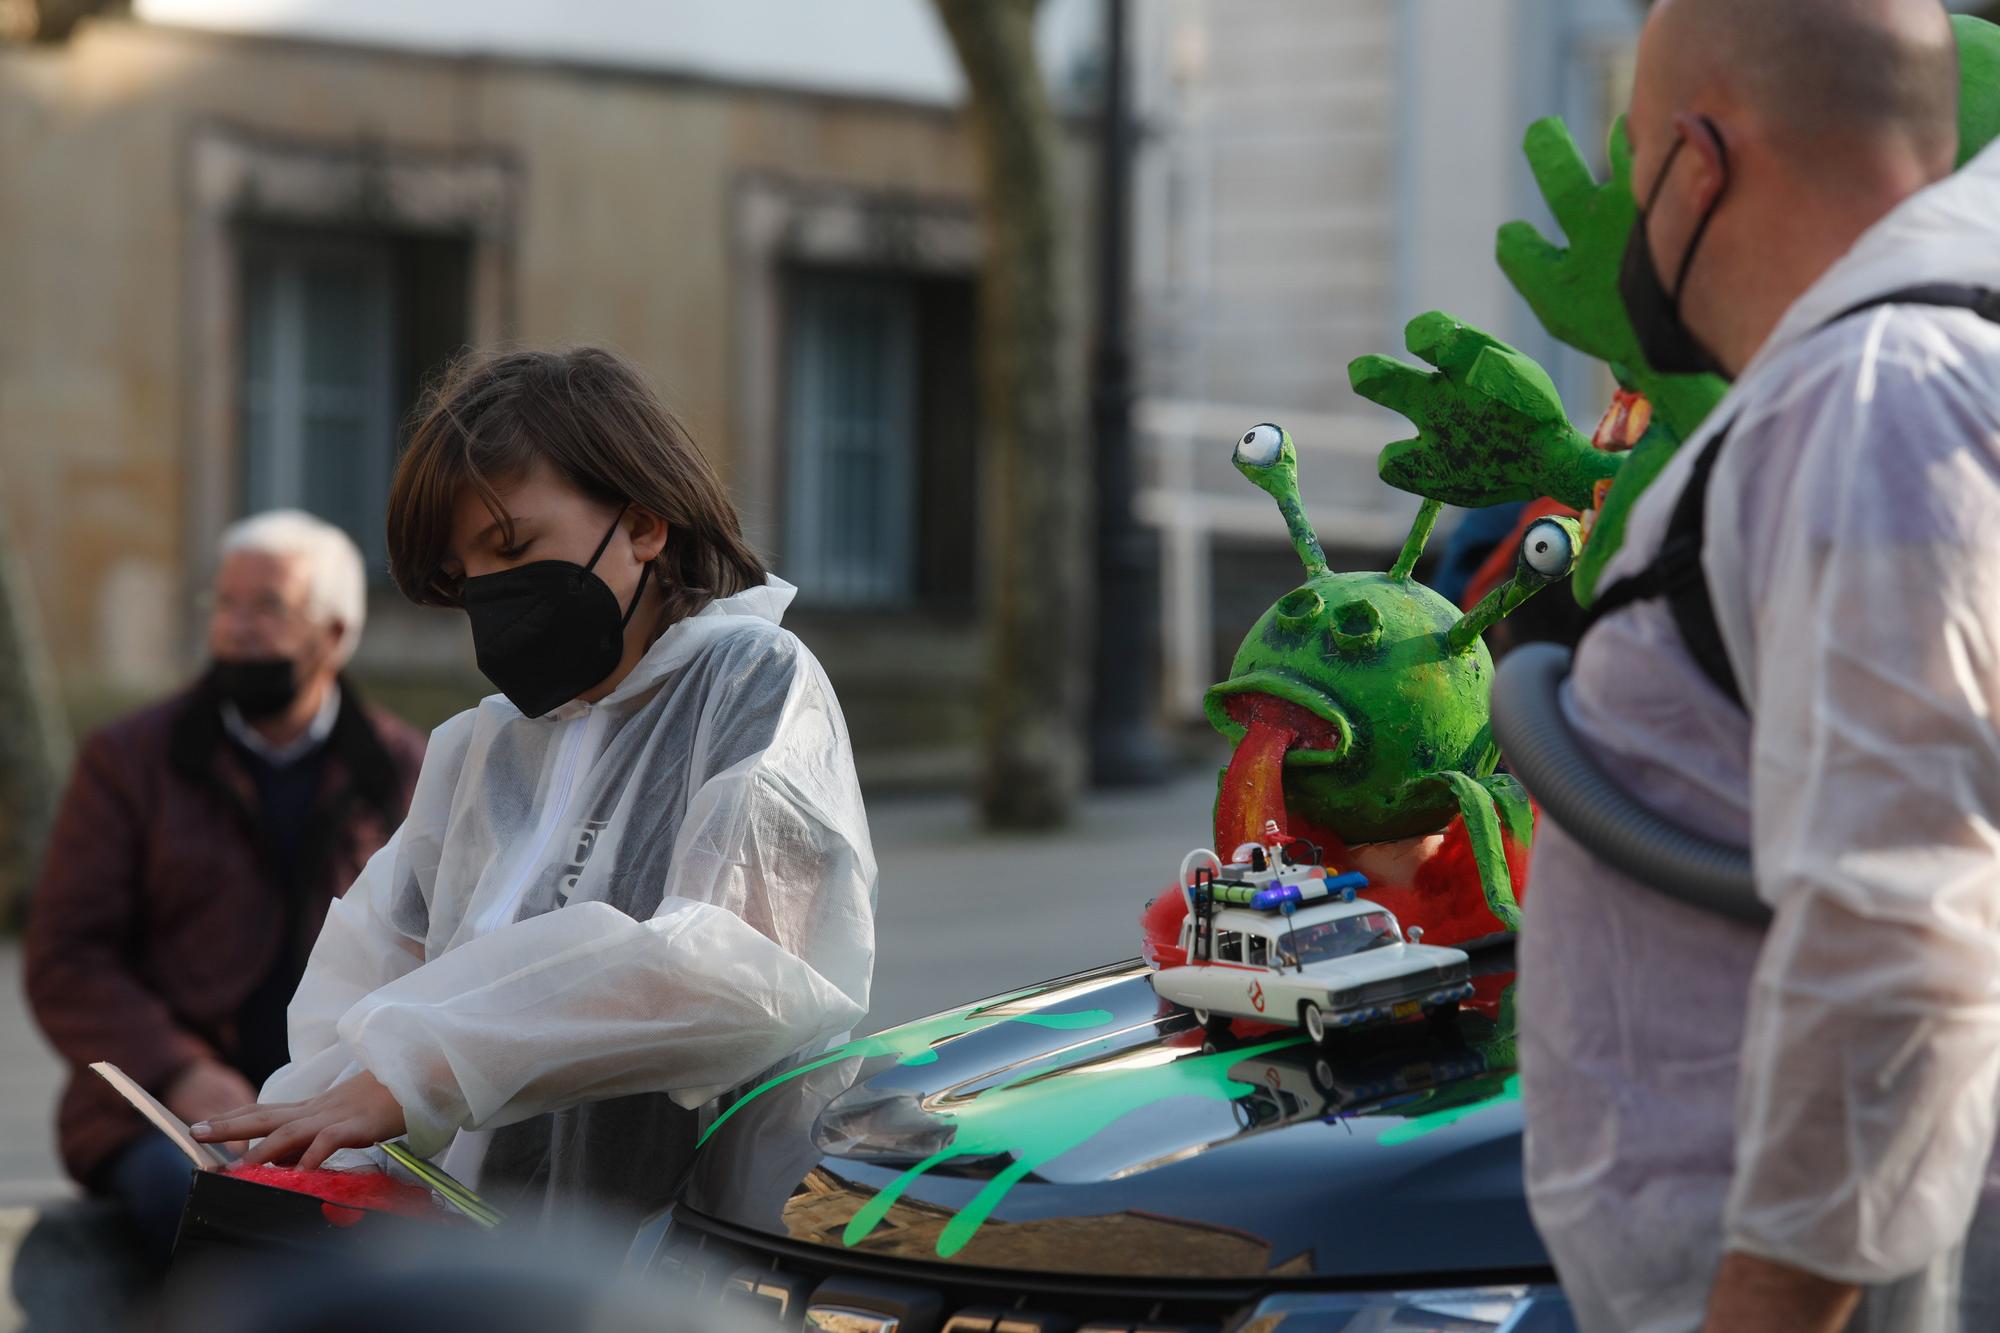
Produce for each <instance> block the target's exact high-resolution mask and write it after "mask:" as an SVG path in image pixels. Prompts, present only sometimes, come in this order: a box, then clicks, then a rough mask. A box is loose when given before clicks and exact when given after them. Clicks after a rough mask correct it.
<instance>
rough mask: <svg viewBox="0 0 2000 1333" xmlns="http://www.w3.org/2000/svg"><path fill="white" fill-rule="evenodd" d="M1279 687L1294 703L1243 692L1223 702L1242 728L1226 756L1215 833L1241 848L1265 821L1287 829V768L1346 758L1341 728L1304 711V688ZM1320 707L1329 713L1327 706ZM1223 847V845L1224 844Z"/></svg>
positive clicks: (1344, 734) (1306, 693)
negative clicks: (1233, 748)
mask: <svg viewBox="0 0 2000 1333" xmlns="http://www.w3.org/2000/svg"><path fill="white" fill-rule="evenodd" d="M1274 684H1278V686H1279V688H1285V691H1286V693H1287V694H1290V695H1292V696H1293V697H1292V698H1279V697H1278V696H1277V695H1275V694H1267V693H1264V692H1263V691H1261V690H1245V691H1242V692H1241V693H1237V694H1232V695H1229V696H1228V697H1227V698H1225V699H1224V700H1223V704H1222V707H1223V711H1224V712H1225V713H1226V714H1227V715H1228V717H1229V720H1230V721H1232V722H1234V723H1236V724H1237V725H1238V726H1240V727H1242V728H1243V737H1242V739H1241V740H1239V741H1237V742H1236V749H1235V751H1234V752H1233V753H1232V754H1231V755H1230V756H1229V771H1228V772H1227V774H1226V775H1225V776H1224V777H1223V779H1222V786H1221V788H1220V789H1219V791H1218V794H1217V808H1216V821H1215V824H1216V829H1217V830H1218V834H1220V833H1221V832H1223V831H1227V832H1228V833H1229V835H1230V836H1231V837H1234V838H1236V839H1237V840H1238V841H1240V842H1249V841H1253V840H1254V839H1256V838H1257V836H1258V835H1259V834H1260V833H1261V832H1262V831H1263V828H1264V824H1265V821H1266V820H1275V821H1276V822H1277V825H1278V827H1279V828H1288V827H1290V820H1289V818H1288V817H1287V813H1286V810H1285V766H1286V765H1287V764H1291V765H1293V766H1294V767H1301V766H1308V765H1325V764H1332V763H1337V762H1339V761H1340V760H1342V759H1344V758H1346V757H1347V752H1348V748H1349V744H1350V737H1349V734H1348V730H1347V727H1346V724H1345V723H1342V722H1334V721H1329V720H1328V719H1327V718H1325V717H1323V716H1321V715H1320V714H1319V713H1317V712H1314V711H1313V710H1312V709H1311V708H1308V707H1307V706H1306V705H1305V704H1304V703H1303V702H1300V699H1301V698H1304V697H1310V694H1311V692H1310V691H1309V690H1308V689H1307V687H1305V686H1302V685H1300V684H1299V683H1297V682H1294V681H1284V682H1282V683H1278V682H1274ZM1323 706H1326V707H1329V708H1330V707H1331V706H1332V705H1331V701H1327V703H1326V704H1325V705H1323ZM1224 841H1227V839H1224Z"/></svg>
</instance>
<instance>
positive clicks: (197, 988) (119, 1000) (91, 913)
mask: <svg viewBox="0 0 2000 1333" xmlns="http://www.w3.org/2000/svg"><path fill="white" fill-rule="evenodd" d="M326 744H327V746H328V750H327V754H326V761H325V767H324V770H323V774H322V780H321V783H320V795H319V799H318V802H317V804H316V805H315V807H314V810H313V814H312V817H311V820H310V833H309V838H308V842H307V844H306V846H307V850H306V851H305V852H304V853H303V854H302V855H301V857H300V860H299V865H300V870H299V875H298V883H297V893H298V896H297V897H296V898H295V899H294V901H295V903H296V904H297V905H296V907H295V908H294V909H293V911H292V913H291V915H292V918H293V921H294V923H295V928H296V929H297V930H298V931H299V933H300V939H299V940H298V941H296V943H297V947H298V949H299V953H298V957H299V958H301V959H302V958H303V957H304V956H305V953H306V952H308V951H309V949H310V946H311V941H312V940H313V939H314V938H316V937H317V936H318V934H319V929H320V926H321V924H322V923H323V922H324V920H325V918H326V909H327V906H328V905H329V904H330V903H331V902H332V901H333V900H334V899H335V898H337V897H339V896H340V895H341V894H343V893H345V892H346V891H347V887H348V885H350V884H352V883H353V882H354V879H355V876H357V875H358V874H360V872H361V868H362V866H363V865H364V864H366V862H367V860H368V858H369V856H371V855H372V854H373V853H374V852H375V849H376V848H378V847H380V846H381V845H382V843H383V842H384V841H386V840H387V838H388V836H389V834H390V833H392V832H393V831H394V830H395V827H396V825H398V824H399V823H401V822H402V819H403V815H404V814H405V812H406V811H407V810H408V808H409V802H410V793H411V790H412V789H413V788H414V786H415V785H416V778H417V769H418V767H419V766H420V765H421V763H422V762H423V751H424V740H423V737H422V736H421V735H420V734H419V733H417V732H416V731H414V730H412V729H411V728H410V727H409V726H407V725H406V724H404V723H403V722H401V721H399V720H397V719H396V718H393V717H391V716H389V715H388V714H386V713H382V712H379V711H377V710H375V709H372V708H369V707H367V706H366V705H364V704H362V703H361V702H360V696H359V695H357V694H356V693H355V692H354V689H353V687H352V686H351V685H349V684H348V683H347V682H345V681H343V682H342V698H341V705H340V716H339V719H338V720H337V721H336V722H335V723H334V728H333V732H332V734H331V735H330V736H329V737H328V738H327V741H326ZM255 808H256V796H255V790H254V787H253V785H252V781H251V778H250V775H249V773H248V771H247V770H246V768H245V767H244V765H243V763H242V761H241V760H240V759H239V757H238V754H237V751H236V750H235V749H234V748H233V747H231V746H230V745H228V744H226V743H225V741H224V733H223V729H222V717H221V713H220V711H219V709H218V705H217V703H216V700H215V698H214V696H213V695H212V694H210V693H209V691H208V690H207V688H206V687H205V686H204V685H199V684H198V685H196V686H195V687H194V688H193V689H191V690H189V691H187V692H185V693H183V694H181V695H178V696H176V697H175V698H172V699H169V700H167V701H166V702H164V703H161V704H157V705H155V706H153V707H151V708H147V709H144V710H142V711H140V712H138V713H134V714H132V715H131V716H129V717H126V718H123V719H121V720H119V721H117V722H114V723H112V724H111V725H110V726H107V727H105V728H104V729H103V730H102V731H99V732H97V733H96V734H95V735H93V736H92V737H91V738H90V740H89V741H88V742H87V743H86V744H85V745H84V747H83V751H82V753H81V754H80V755H78V757H77V763H76V770H75V772H74V773H73V774H72V775H71V777H70V781H69V787H68V789H67V790H66V791H65V792H64V794H63V801H62V808H61V811H60V812H59V813H58V815H57V817H56V825H55V830H54V833H53V835H52V837H51V839H50V843H49V849H48V856H47V859H46V860H45V862H44V863H43V868H42V874H41V879H40V881H39V884H38V886H37V888H36V892H35V897H34V900H33V902H32V903H31V905H30V907H29V918H28V933H27V947H26V951H25V959H26V971H27V990H28V1002H29V1004H30V1005H31V1006H32V1007H33V1009H34V1013H35V1018H36V1021H38V1022H39V1023H40V1024H41V1027H42V1031H43V1032H44V1033H46V1034H47V1036H48V1039H49V1041H50V1042H51V1043H52V1044H53V1045H54V1046H55V1048H56V1049H57V1051H59V1052H60V1053H61V1054H62V1056H63V1058H64V1059H65V1060H66V1061H68V1062H69V1066H70V1080H69V1086H68V1087H67V1088H66V1089H65V1090H64V1092H63V1097H62V1103H61V1107H60V1109H59V1110H58V1112H57V1116H56V1129H57V1137H58V1139H59V1141H60V1146H61V1149H62V1157H63V1162H64V1165H66V1166H67V1167H68V1168H69V1171H70V1174H71V1175H73V1176H75V1177H76V1178H77V1179H78V1180H79V1181H84V1182H86V1183H87V1182H88V1181H89V1179H90V1177H91V1175H92V1174H93V1173H94V1172H95V1171H96V1170H97V1168H98V1167H99V1166H100V1165H102V1164H103V1163H104V1162H105V1161H106V1159H108V1158H109V1157H110V1156H111V1155H112V1154H113V1153H115V1152H117V1151H118V1150H119V1149H120V1148H122V1147H124V1146H125V1145H126V1144H127V1143H129V1142H131V1141H132V1140H133V1139H134V1138H136V1137H137V1136H138V1135H139V1134H140V1133H141V1132H142V1131H143V1130H144V1128H145V1122H144V1121H143V1120H141V1119H140V1118H139V1116H138V1114H137V1113H136V1112H134V1111H133V1110H131V1108H129V1107H128V1106H127V1105H126V1104H125V1101H124V1099H123V1098H121V1097H120V1096H119V1095H118V1094H117V1093H115V1092H113V1091H112V1090H111V1088H110V1086H109V1085H108V1084H106V1083H105V1082H104V1081H103V1080H102V1079H100V1078H98V1077H97V1075H95V1074H93V1073H91V1072H90V1069H89V1067H88V1066H89V1065H90V1063H91V1062H92V1061H94V1060H109V1061H110V1062H111V1063H113V1064H115V1065H117V1066H118V1067H119V1068H121V1069H123V1070H124V1071H125V1072H126V1073H128V1074H130V1075H131V1076H132V1077H133V1078H134V1079H137V1080H138V1081H139V1083H140V1084H142V1085H143V1086H144V1087H145V1088H146V1089H147V1090H149V1091H151V1092H152V1093H153V1094H154V1095H155V1096H158V1095H160V1094H161V1092H162V1091H163V1090H164V1089H165V1088H166V1087H167V1085H168V1084H170V1083H171V1082H172V1081H173V1079H174V1077H175V1076H176V1075H177V1074H179V1073H180V1072H181V1071H182V1070H183V1069H185V1068H186V1067H187V1066H188V1065H189V1064H190V1063H192V1062H193V1061H195V1060H197V1059H200V1058H202V1057H204V1056H214V1057H216V1058H219V1059H221V1060H222V1061H223V1062H224V1063H229V1062H230V1061H231V1058H232V1053H233V1051H234V1048H235V1042H236V1026H237V1016H238V1013H239V1012H240V1011H241V1010H242V1008H243V1005H244V1002H245V1000H246V999H248V997H249V996H250V994H251V992H252V991H253V990H255V989H256V987H257V986H258V984H259V982H261V981H262V980H263V979H264V978H265V977H266V976H268V975H269V974H270V973H271V972H272V969H273V968H274V967H275V966H276V965H277V963H278V960H279V957H280V955H281V952H282V950H283V947H284V940H283V935H284V932H285V921H286V917H287V911H286V908H285V904H284V899H283V897H282V895H281V894H280V893H279V892H278V891H276V890H275V888H274V887H273V885H272V883H271V882H270V875H269V874H268V873H267V871H266V861H265V853H264V850H263V848H262V847H261V846H260V844H259V842H258V838H257V831H256V821H255V819H254V817H253V816H252V813H251V812H252V811H253V810H255Z"/></svg>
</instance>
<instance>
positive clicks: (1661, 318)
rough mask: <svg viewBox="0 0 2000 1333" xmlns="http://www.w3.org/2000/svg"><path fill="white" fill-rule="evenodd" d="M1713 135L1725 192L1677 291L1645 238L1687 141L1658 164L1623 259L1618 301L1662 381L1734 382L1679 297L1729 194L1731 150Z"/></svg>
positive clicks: (1704, 224)
mask: <svg viewBox="0 0 2000 1333" xmlns="http://www.w3.org/2000/svg"><path fill="white" fill-rule="evenodd" d="M1709 129H1710V131H1711V132H1712V133H1714V134H1715V142H1716V145H1717V147H1718V148H1719V149H1721V152H1722V170H1723V180H1722V189H1720V190H1717V191H1716V192H1715V198H1714V199H1712V200H1710V201H1709V205H1708V208H1707V210H1706V211H1704V212H1703V213H1702V215H1701V220H1700V221H1699V222H1697V223H1696V224H1695V229H1694V235H1693V237H1691V238H1690V239H1689V241H1688V248H1687V253H1686V254H1685V255H1683V256H1681V266H1680V270H1679V271H1678V272H1677V273H1675V275H1674V286H1673V290H1672V291H1668V290H1667V289H1666V287H1665V286H1663V285H1662V284H1661V282H1660V273H1659V269H1658V268H1657V267H1655V265H1654V263H1653V247H1652V243H1651V242H1650V241H1649V240H1648V239H1647V237H1646V220H1647V219H1648V218H1650V217H1651V216H1652V214H1653V205H1655V204H1657V203H1658V202H1659V199H1660V190H1661V189H1662V188H1663V187H1664V186H1665V185H1666V183H1667V175H1668V173H1670V172H1671V171H1672V170H1673V168H1674V158H1675V157H1676V156H1678V155H1679V153H1680V151H1681V149H1682V148H1683V147H1685V146H1686V145H1687V139H1686V137H1685V136H1683V137H1681V138H1680V139H1677V140H1675V142H1674V146H1673V147H1672V148H1671V149H1669V150H1668V151H1667V160H1666V161H1665V162H1663V163H1661V164H1660V174H1659V175H1658V176H1656V177H1655V178H1654V180H1653V189H1652V193H1651V194H1649V195H1648V196H1647V197H1646V205H1645V207H1644V208H1641V209H1640V210H1639V212H1638V216H1637V217H1635V218H1634V219H1633V220H1632V234H1631V235H1630V236H1629V237H1628V238H1627V239H1626V241H1625V258H1624V261H1623V263H1621V264H1620V266H1619V269H1618V295H1619V298H1620V299H1621V300H1623V301H1624V303H1625V315H1626V318H1627V319H1629V320H1631V322H1632V332H1633V333H1634V334H1635V335H1637V337H1638V339H1639V351H1640V352H1641V353H1642V354H1643V355H1644V356H1645V358H1646V364H1647V365H1649V366H1651V367H1652V368H1653V369H1654V370H1656V371H1658V372H1659V373H1660V374H1662V375H1720V376H1722V377H1723V378H1724V379H1729V378H1731V376H1730V375H1729V373H1728V372H1727V371H1726V370H1724V369H1723V367H1722V363H1721V362H1720V361H1718V360H1717V359H1716V357H1715V354H1714V353H1713V352H1710V351H1709V350H1708V348H1707V347H1706V346H1704V345H1703V343H1702V341H1701V339H1700V338H1697V337H1696V336H1695V334H1694V330H1692V329H1690V328H1689V327H1688V326H1687V321H1686V320H1684V319H1683V318H1682V317H1681V296H1682V294H1683V293H1684V292H1686V290H1687V277H1688V270H1689V269H1690V268H1692V267H1694V257H1695V254H1696V252H1697V251H1699V250H1700V249H1701V238H1702V237H1703V236H1705V235H1707V234H1708V224H1709V223H1710V222H1712V221H1714V220H1715V210H1716V209H1717V208H1719V207H1721V206H1722V196H1723V194H1724V193H1725V192H1726V191H1727V190H1728V188H1729V175H1728V173H1729V152H1728V149H1727V148H1726V147H1723V146H1722V135H1721V133H1720V132H1719V131H1716V130H1715V128H1714V126H1713V125H1710V126H1709Z"/></svg>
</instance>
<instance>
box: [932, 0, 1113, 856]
mask: <svg viewBox="0 0 2000 1333" xmlns="http://www.w3.org/2000/svg"><path fill="white" fill-rule="evenodd" d="M935 3H936V6H937V10H938V13H939V14H940V16H941V17H942V18H943V19H944V25H945V28H946V30H947V31H948V32H949V34H950V36H951V42H952V45H953V47H955V48H956V49H957V52H958V58H959V63H960V65H961V66H963V68H964V70H965V77H966V82H967V84H968V85H969V87H970V94H971V95H970V111H971V117H972V126H973V132H974V136H975V138H976V140H977V142H978V146H979V155H980V165H981V169H982V175H983V184H984V190H983V201H982V210H983V213H984V219H985V233H986V246H987V250H986V259H985V266H984V271H983V272H982V274H981V281H980V329H979V361H980V367H979V383H980V399H981V401H980V408H981V429H982V440H983V443H984V446H985V448H986V450H987V451H988V455H989V457H990V459H991V461H992V470H991V472H990V473H989V475H990V476H992V477H993V479H994V485H995V490H996V494H995V495H994V496H993V497H992V499H993V503H992V505H991V507H990V509H989V512H990V513H991V514H993V516H994V520H995V527H996V529H997V530H996V532H995V534H994V536H995V541H994V548H995V552H996V561H995V563H996V566H997V568H996V570H995V571H994V573H995V577H994V578H993V580H992V582H991V585H990V586H991V587H992V588H993V591H994V603H995V605H994V616H993V623H992V636H993V637H992V655H991V660H990V680H989V683H988V687H987V688H988V694H987V707H986V726H985V747H986V753H985V764H984V774H983V780H982V791H981V805H982V807H983V810H984V813H985V816H986V821H987V823H988V824H989V825H991V826H993V827H999V828H1047V827H1051V826H1054V825H1056V824H1060V823H1062V822H1064V821H1065V820H1066V819H1067V818H1068V817H1069V814H1070V812H1071V811H1072V809H1073V808H1074V806H1075V804H1076V800H1077V796H1078V793H1079V792H1080V790H1081V788H1082V783H1083V776H1084V772H1085V767H1086V751H1085V745H1084V738H1083V714H1084V699H1085V696H1086V691H1087V688H1088V679H1089V674H1088V668H1089V662H1090V652H1091V643H1090V639H1089V636H1088V633H1087V630H1086V626H1085V623H1084V619H1085V617H1084V608H1085V599H1086V597H1087V595H1088V586H1089V585H1088V576H1089V569H1090V563H1089V553H1088V541H1087V531H1086V526H1085V520H1086V517H1087V515H1088V514H1089V512H1090V510H1089V503H1090V479H1089V471H1088V467H1087V463H1086V459H1085V456H1084V453H1083V451H1082V449H1081V447H1080V445H1081V432H1080V431H1079V430H1078V429H1077V427H1076V423H1075V421H1074V414H1073V413H1072V411H1071V402H1070V399H1071V395H1070V394H1068V393H1067V392H1066V391H1065V390H1066V383H1065V377H1064V374H1063V364H1064V363H1063V357H1064V353H1065V351H1066V350H1068V349H1069V347H1070V344H1069V341H1068V339H1067V338H1066V336H1065V335H1066V329H1065V327H1064V325H1065V321H1064V309H1063V298H1062V293H1063V284H1064V282H1065V280H1066V279H1067V278H1069V277H1071V276H1073V275H1072V274H1071V273H1070V270H1069V266H1068V262H1067V261H1068V258H1069V256H1068V253H1067V250H1066V245H1067V241H1068V238H1067V236H1066V235H1065V233H1064V229H1063V222H1062V214H1061V208H1060V201H1061V195H1062V189H1061V181H1060V180H1059V179H1058V176H1059V164H1058V160H1057V158H1058V152H1059V147H1060V127H1059V126H1058V124H1057V120H1056V114H1055V109H1054V107H1053V106H1052V105H1051V104H1050V101H1049V96H1048V89H1047V85H1046V84H1045V83H1044V82H1043V80H1042V74H1041V70H1040V68H1039V66H1038V63H1037V61H1036V58H1035V30H1034V28H1035V10H1036V7H1037V4H1038V0H935Z"/></svg>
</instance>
